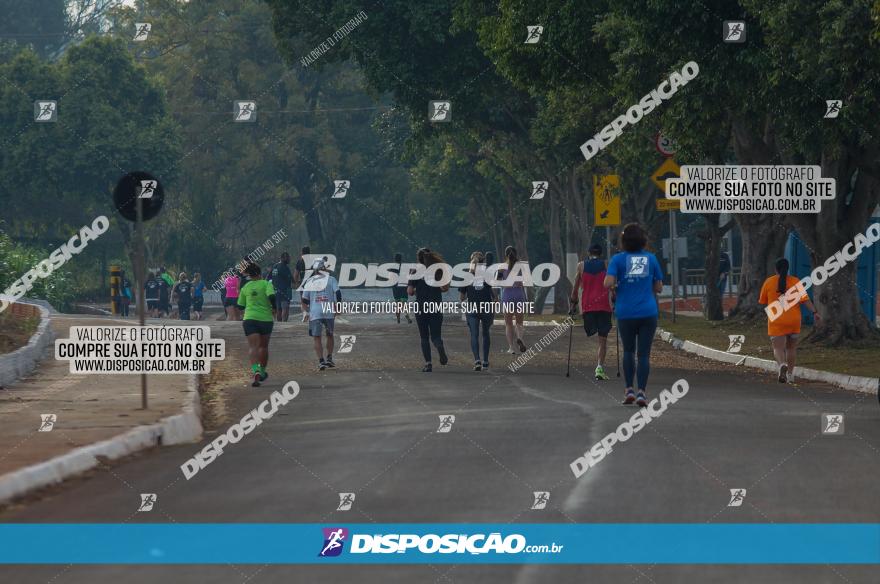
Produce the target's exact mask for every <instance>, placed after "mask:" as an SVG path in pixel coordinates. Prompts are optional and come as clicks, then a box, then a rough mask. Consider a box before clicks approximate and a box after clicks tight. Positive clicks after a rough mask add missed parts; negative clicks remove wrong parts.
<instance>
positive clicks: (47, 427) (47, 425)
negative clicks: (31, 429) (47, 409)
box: [38, 414, 58, 432]
mask: <svg viewBox="0 0 880 584" xmlns="http://www.w3.org/2000/svg"><path fill="white" fill-rule="evenodd" d="M57 420H58V416H56V415H55V414H40V427H39V429H38V431H39V432H51V431H52V428H54V427H55V422H56V421H57Z"/></svg>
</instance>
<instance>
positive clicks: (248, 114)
mask: <svg viewBox="0 0 880 584" xmlns="http://www.w3.org/2000/svg"><path fill="white" fill-rule="evenodd" d="M256 119H257V102H255V101H236V102H235V117H234V118H233V120H234V121H236V122H254V121H256Z"/></svg>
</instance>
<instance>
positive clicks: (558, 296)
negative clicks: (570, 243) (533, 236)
mask: <svg viewBox="0 0 880 584" xmlns="http://www.w3.org/2000/svg"><path fill="white" fill-rule="evenodd" d="M559 196H560V193H559V192H558V191H557V190H556V189H555V188H552V187H551V188H550V193H549V198H550V200H549V201H548V203H549V204H550V212H549V215H550V217H549V229H548V230H547V234H548V237H549V239H550V255H551V257H552V258H553V263H554V264H556V265H557V266H562V267H564V266H565V253H564V250H563V249H562V233H561V232H560V223H561V217H560V215H561V213H560V212H559V210H560V205H559ZM570 295H571V284H570V283H569V281H568V278H566V277H564V276H563V277H560V278H559V282H557V283H556V286H554V290H553V314H566V313H567V312H568V297H569V296H570Z"/></svg>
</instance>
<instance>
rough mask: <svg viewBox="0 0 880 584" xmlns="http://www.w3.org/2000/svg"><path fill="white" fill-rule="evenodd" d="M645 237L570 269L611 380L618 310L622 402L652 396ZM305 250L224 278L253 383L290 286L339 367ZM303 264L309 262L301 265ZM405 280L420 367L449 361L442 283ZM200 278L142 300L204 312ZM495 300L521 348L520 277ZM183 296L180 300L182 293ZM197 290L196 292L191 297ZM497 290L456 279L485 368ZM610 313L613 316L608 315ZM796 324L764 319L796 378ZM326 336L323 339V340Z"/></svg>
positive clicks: (594, 253)
mask: <svg viewBox="0 0 880 584" xmlns="http://www.w3.org/2000/svg"><path fill="white" fill-rule="evenodd" d="M647 244H648V239H647V235H646V232H645V230H644V229H643V228H642V227H641V226H640V225H639V224H637V223H630V224H628V225H626V226H625V227H624V228H623V229H622V231H621V232H620V234H619V241H618V247H619V250H620V251H619V252H618V253H616V254H615V255H614V256H612V257H611V259H610V260H608V262H607V263H606V261H605V260H604V259H603V249H602V246H600V245H598V244H594V245H591V246H590V248H589V250H588V255H587V257H586V258H585V259H584V260H583V261H581V262H579V263H578V266H577V272H576V275H575V277H574V286H573V289H572V293H571V297H570V299H569V300H570V303H571V311H570V312H571V314H574V313H575V312H576V311H577V310H580V312H581V314H582V316H583V326H584V330H585V332H586V335H587V336H588V337H592V336H593V335H596V336H597V338H598V348H597V362H596V368H595V370H594V374H595V378H596V380H599V381H605V380H608V379H609V377H608V374H607V373H606V371H605V365H606V364H605V360H606V355H607V344H608V335H609V333H610V331H611V329H612V324H613V322H612V321H613V317H614V318H616V320H617V334H618V335H619V339H620V343H621V344H622V345H623V352H622V359H621V361H622V371H623V380H624V399H623V403H624V404H636V405H638V406H641V407H645V406H646V405H647V404H648V398H647V384H648V377H649V374H650V358H651V346H652V343H653V340H654V335H655V332H656V329H657V319H658V315H659V309H658V301H657V295H658V294H659V293H660V292H661V291H662V289H663V273H662V270H661V268H660V263H659V262H658V260H657V258H656V257H655V256H654V254H653V253H650V252H648V251H646V247H647ZM309 254H310V250H309V248H308V247H304V248H303V249H302V256H301V257H300V259H299V260H298V261H297V262H296V264H295V266H294V269H293V270H291V268H290V261H291V258H290V254H288V253H287V252H284V253H282V254H281V256H280V259H279V261H278V262H277V263H276V264H274V265H273V266H272V267H271V268H270V269H269V270H268V271H267V272H266V273H265V274H264V272H263V270H262V269H261V268H260V266H259V265H257V264H256V263H253V262H250V263H248V264H247V265H246V267H245V268H244V269H243V270H242V271H241V273H233V274H230V275H228V276H227V277H226V278H225V281H224V282H223V287H222V290H221V291H222V292H223V295H224V298H223V304H224V307H225V313H226V319H227V320H241V321H242V326H243V328H244V333H245V336H246V337H247V340H248V350H249V361H250V363H251V368H250V375H251V377H252V380H253V382H252V385H253V386H254V387H258V386H259V385H260V384H261V383H262V382H263V381H265V380H266V379H267V378H268V372H267V371H266V366H267V364H268V360H269V340H270V338H271V335H272V329H273V326H274V322H275V321H276V320H277V321H279V322H286V321H287V320H288V319H289V316H290V304H291V302H292V300H293V298H294V295H298V296H299V301H300V307H301V310H302V319H303V321H304V322H305V321H307V322H308V328H309V336H311V337H312V339H313V342H314V349H315V354H316V356H317V358H318V369H319V370H325V369H327V368H332V367H335V366H336V364H335V362H334V361H333V350H334V342H335V341H334V339H335V337H334V324H335V307H334V305H335V303H338V302H341V301H342V292H341V290H340V288H339V284H338V282H337V280H336V278H334V277H333V276H332V274H331V270H330V269H329V268H328V266H327V264H326V262H325V260H324V259H320V258H319V259H316V260H314V261H313V262H312V263H311V265H310V266H308V267H307V266H306V264H305V259H304V258H305V257H306V256H308V255H309ZM416 260H417V262H418V263H420V264H422V265H424V266H425V267H426V268H427V267H430V266H431V265H433V264H435V263H439V262H443V261H444V260H443V258H442V257H441V256H440V254H439V253H437V252H436V251H433V250H431V249H429V248H421V249H419V250H418V251H417V252H416ZM394 261H395V263H397V264H401V263H402V261H403V258H402V256H401V254H396V255H395V258H394ZM519 261H520V260H519V256H518V254H517V251H516V249H514V248H513V247H507V248H506V249H505V251H504V267H502V268H500V269H499V270H498V272H497V274H496V275H495V279H496V280H498V281H503V280H505V279H506V278H507V275H508V274H509V273H510V272H511V271H512V270H513V269H514V266H515V265H516V264H517V262H519ZM491 265H494V257H493V254H492V252H481V251H475V252H473V253H472V254H471V256H470V271H471V273H474V274H476V272H477V268H478V267H479V266H491ZM307 268H308V269H307ZM776 270H777V274H776V275H774V276H771V277H769V278H767V280H766V281H765V282H764V285H763V287H762V289H761V294H760V302H761V303H762V304H769V303H772V302H774V301H775V300H776V299H777V298H779V296H780V295H783V294H785V291H786V290H787V289H789V288H791V287H792V286H794V285H795V284H796V283H797V278H796V277H795V276H792V275H789V274H788V270H789V265H788V261H787V260H785V259H784V258H781V259H780V260H778V261H777V263H776ZM406 281H407V285H395V286H393V287H392V289H391V292H392V296H393V299H394V301H395V306H396V307H397V308H395V311H394V316H395V317H396V319H397V322H398V323H399V322H400V320H401V316H403V317H405V318H406V320H407V321H408V322H410V323H412V322H413V320H412V318H410V314H409V311H408V310H407V302H408V301H409V300H410V299H411V298H413V297H414V300H415V302H416V304H417V305H418V306H419V307H420V308H419V309H418V310H416V311H415V315H414V316H415V322H416V324H417V325H418V330H419V336H420V341H421V351H422V356H423V358H424V361H425V364H424V366H423V367H422V371H424V372H431V371H432V370H433V360H432V349H431V345H432V344H433V346H434V349H436V352H437V354H438V357H439V361H440V364H441V365H446V364H447V363H448V361H449V357H448V355H447V353H446V348H445V345H444V343H443V336H442V328H443V313H442V312H439V311H432V310H431V309H430V308H429V307H431V306H437V305H439V304H440V303H441V302H442V297H443V293H444V292H446V291H447V290H448V289H449V286H448V285H445V286H439V285H435V284H434V283H429V282H427V281H426V280H425V278H424V277H410V278H409V279H406ZM204 289H205V285H204V283H203V282H202V281H201V278H200V277H199V275H198V274H196V275H195V277H194V279H193V282H190V281H189V280H188V279H187V277H186V274H185V273H182V274H180V276H179V278H178V281H177V282H176V283H175V282H174V281H173V280H171V277H170V276H169V275H168V274H167V272H165V270H164V268H162V269H161V270H160V273H159V274H158V275H157V276H155V277H153V275H152V274H151V277H150V278H149V279H148V281H147V302H148V306H149V308H150V311H151V313H152V314H153V316H157V315H158V314H159V313H161V312H163V311H164V312H165V313H166V314H167V313H168V311H169V306H168V303H167V300H165V301H164V302H163V299H164V298H167V297H168V296H169V294H170V295H171V296H173V298H174V299H176V300H177V301H178V303H179V308H178V310H179V313H180V318H181V319H189V312H190V306H191V307H192V311H193V313H194V315H195V317H196V319H197V320H198V319H200V318H202V315H201V311H202V301H203V300H202V299H203V294H204ZM500 290H501V294H500V300H501V306H505V307H508V306H509V307H516V308H513V309H510V310H504V314H503V317H504V324H505V336H506V339H507V344H508V348H507V350H506V352H507V353H509V354H516V353H517V351H519V352H521V353H524V352H525V351H526V350H527V348H526V345H525V342H524V341H523V336H524V328H523V324H524V322H523V321H524V317H525V310H523V309H522V308H521V307H524V306H527V301H528V295H527V293H526V289H525V288H524V287H523V284H522V282H521V281H515V282H514V283H512V284H510V285H507V286H501V287H500ZM181 298H183V302H182V303H181V302H180V299H181ZM197 299H198V300H197ZM497 299H498V296H497V295H496V291H495V289H494V288H493V287H492V286H489V285H487V284H486V283H485V282H484V281H483V280H482V279H481V278H475V279H474V281H473V282H472V283H471V284H469V285H467V286H464V287H462V288H460V289H459V300H460V301H461V302H464V303H467V304H468V305H469V307H468V309H467V310H466V311H465V318H466V321H467V325H468V329H469V333H470V345H471V352H472V354H473V358H474V366H473V369H474V371H483V370H487V369H488V368H489V352H490V348H491V338H490V337H491V336H490V330H491V326H492V324H493V322H494V319H495V314H494V312H491V311H489V310H485V309H483V310H481V309H480V308H478V307H488V306H491V305H493V304H495V301H496V300H497ZM800 302H801V303H803V304H805V305H806V306H807V307H808V308H809V309H810V310H812V312H813V314H814V315H815V317H816V318H818V317H819V315H818V314H817V313H816V310H815V308H814V306H813V304H812V302H811V301H810V299H809V298H808V297H806V296H804V297H802V298H801V299H800ZM612 315H613V317H612ZM800 328H801V315H800V308H799V305H798V306H794V307H793V308H791V309H788V310H786V312H785V313H784V314H783V315H782V316H781V317H779V318H777V319H775V320H772V321H768V334H769V336H770V339H771V345H772V347H773V352H774V356H775V358H776V361H777V365H778V380H779V381H780V382H782V383H786V382H788V383H792V382H794V374H793V372H794V367H795V356H796V349H797V341H798V335H799V333H800ZM322 341H323V342H322Z"/></svg>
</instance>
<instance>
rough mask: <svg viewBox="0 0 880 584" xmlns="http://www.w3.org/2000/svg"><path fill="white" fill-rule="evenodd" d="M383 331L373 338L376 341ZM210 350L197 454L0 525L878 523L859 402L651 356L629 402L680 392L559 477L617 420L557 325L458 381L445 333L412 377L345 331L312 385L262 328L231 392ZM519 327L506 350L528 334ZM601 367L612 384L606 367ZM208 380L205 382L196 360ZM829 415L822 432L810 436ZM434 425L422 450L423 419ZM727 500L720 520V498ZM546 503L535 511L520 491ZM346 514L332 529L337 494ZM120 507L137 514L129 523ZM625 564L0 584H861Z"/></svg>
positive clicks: (866, 571)
mask: <svg viewBox="0 0 880 584" xmlns="http://www.w3.org/2000/svg"><path fill="white" fill-rule="evenodd" d="M386 323H389V324H386ZM210 324H211V325H212V327H213V335H212V336H223V337H225V338H226V339H227V343H228V344H227V353H228V355H229V357H228V358H227V360H226V362H225V363H223V364H221V365H219V366H218V367H217V369H216V370H215V372H214V374H213V376H212V379H211V383H210V384H209V395H210V397H211V401H210V405H209V409H208V414H209V415H210V416H211V420H212V421H211V427H212V428H211V429H210V430H209V432H208V433H207V434H206V437H205V441H204V442H203V443H202V444H201V445H184V446H176V447H168V448H163V449H161V450H154V451H151V452H149V453H146V454H144V455H141V456H138V457H134V458H132V459H130V460H127V461H125V462H120V463H118V464H113V465H112V466H109V467H106V468H105V469H103V470H100V471H96V472H94V473H92V474H91V475H90V476H88V477H86V478H83V479H78V480H74V481H70V482H68V483H66V484H65V485H63V486H61V487H59V488H58V489H55V490H53V491H52V492H50V493H47V494H45V495H44V496H42V497H40V498H34V499H31V500H28V501H26V502H23V503H21V504H19V505H16V506H14V507H12V508H10V509H7V510H6V511H5V512H4V513H2V515H0V521H3V522H141V521H143V522H163V523H165V522H178V523H186V522H294V523H323V524H328V525H332V524H334V523H372V522H377V523H396V522H406V523H408V522H424V523H440V522H442V523H457V522H462V523H480V522H485V523H517V522H521V523H541V522H548V523H554V522H555V523H567V522H575V523H579V522H682V523H706V522H712V523H732V522H745V523H750V522H760V523H770V522H777V523H784V522H805V523H821V522H878V521H880V500H878V497H877V481H878V479H880V409H878V407H877V403H876V398H875V397H873V396H868V395H864V394H858V393H853V392H847V391H842V390H834V389H832V388H830V387H828V386H824V385H821V384H815V383H805V384H798V385H797V386H786V385H781V384H779V383H777V382H776V381H775V380H773V379H770V378H768V377H767V376H766V375H763V374H758V373H753V372H743V371H738V370H735V369H733V368H732V367H730V366H726V365H716V364H708V363H706V362H703V361H698V360H696V359H695V358H693V357H690V356H687V355H684V354H682V353H679V352H674V351H673V350H672V349H671V348H669V347H667V346H666V345H665V344H663V343H658V344H656V345H655V359H654V369H653V371H652V375H651V383H650V386H649V393H650V394H651V395H650V396H649V397H652V396H655V395H656V393H657V392H658V391H659V390H660V389H661V388H668V387H669V386H670V385H671V384H672V383H674V382H675V381H676V380H678V379H685V380H687V382H688V384H689V386H690V391H689V392H688V394H687V395H686V396H685V397H683V398H682V399H681V400H680V401H679V402H678V403H676V404H674V405H672V406H670V408H669V410H668V411H667V412H666V413H665V414H663V416H662V417H660V418H658V419H656V420H654V421H653V422H652V423H651V424H650V425H648V426H647V427H646V428H645V429H644V430H642V431H641V432H640V433H638V434H637V435H636V436H634V437H633V438H632V439H630V440H629V441H628V442H626V443H624V444H621V445H618V446H615V448H614V451H613V452H612V453H611V454H609V455H608V456H607V457H606V458H605V459H604V460H602V461H601V462H600V463H599V464H598V465H597V466H596V467H595V468H593V469H591V470H590V471H589V472H588V473H587V474H586V475H585V476H583V477H581V478H579V479H575V477H574V476H573V474H572V472H571V470H570V468H569V463H570V462H571V461H572V460H574V459H575V458H576V457H577V456H579V455H581V454H582V453H583V452H584V451H585V450H587V449H589V447H590V446H591V445H593V444H594V443H596V442H597V441H598V440H599V439H600V438H601V437H602V436H604V435H605V434H607V433H609V432H612V431H614V430H615V429H616V428H617V426H618V425H619V424H620V423H621V422H623V421H624V420H625V419H627V418H628V417H629V416H630V415H632V413H634V411H635V410H633V409H630V408H625V407H623V406H621V405H620V403H619V402H620V398H621V397H622V383H621V382H620V380H618V379H616V378H613V377H612V380H611V381H607V382H596V381H594V380H593V379H592V369H593V366H594V359H593V351H594V349H593V346H594V345H593V344H592V341H587V340H585V338H584V335H583V331H582V330H581V329H576V330H575V331H574V334H575V337H574V339H575V350H574V358H573V368H572V374H571V377H569V378H566V377H565V375H564V371H565V352H566V349H567V342H568V337H567V336H563V337H562V338H560V339H558V340H556V341H555V342H554V343H552V344H551V345H550V346H549V347H548V348H545V349H543V351H542V352H541V353H540V354H539V355H538V356H537V357H536V358H535V359H534V360H532V361H531V362H530V363H528V364H527V365H526V366H525V367H524V368H523V369H521V370H519V371H517V372H516V373H511V372H509V371H508V370H507V369H506V368H505V365H506V363H507V362H508V361H509V357H508V356H506V355H504V354H502V353H501V352H500V350H501V348H502V345H503V344H505V343H504V342H503V340H502V339H503V329H500V328H497V327H496V329H495V331H497V332H496V333H495V338H494V340H495V346H494V347H493V359H494V363H493V364H492V365H493V366H492V368H491V369H490V370H489V371H488V372H485V371H484V372H473V371H471V370H470V367H471V364H472V359H471V357H470V352H469V345H468V341H467V331H466V328H465V327H464V324H463V323H462V322H460V321H459V320H457V319H450V320H449V321H448V324H447V326H446V327H445V336H446V342H447V346H448V348H449V350H450V354H451V357H452V360H451V363H450V364H449V365H448V366H446V367H440V366H439V365H438V364H437V363H436V360H435V371H434V373H431V374H423V373H421V372H420V371H419V368H420V365H421V358H420V354H419V349H418V333H417V331H416V330H415V325H411V326H410V325H406V324H401V325H395V324H393V323H390V319H387V318H386V319H383V320H377V319H376V318H371V319H358V318H350V319H348V322H347V323H346V324H338V325H337V329H338V333H339V334H355V335H356V342H355V345H354V348H353V350H352V352H351V353H349V354H339V355H336V361H337V364H338V367H337V368H336V369H334V370H328V371H325V372H320V373H319V372H318V371H316V367H315V365H316V360H315V357H314V355H313V352H312V347H311V340H310V339H309V338H308V337H306V336H305V335H306V332H305V325H303V324H301V323H299V322H296V323H293V322H292V323H288V324H286V325H282V326H280V327H277V328H276V333H275V335H273V341H272V346H271V351H272V353H271V355H270V365H269V372H270V378H269V380H268V381H267V382H266V384H265V385H264V386H263V387H262V388H259V389H254V388H251V387H249V384H248V383H247V380H246V379H245V370H244V365H243V361H242V360H243V357H244V352H243V351H244V346H245V345H244V339H243V338H242V335H241V332H240V328H239V327H240V323H224V322H211V323H210ZM549 330H550V328H547V327H529V328H528V329H527V334H526V342H527V344H532V343H535V342H537V341H538V339H539V338H540V337H541V336H543V335H544V334H546V333H547V332H549ZM610 361H611V363H612V366H611V367H610V368H609V370H610V372H611V373H612V375H613V372H614V365H613V363H614V354H613V352H612V355H611V359H610ZM215 366H216V364H215ZM288 380H295V381H297V382H298V383H299V384H300V386H301V393H300V395H299V396H298V397H297V398H296V399H295V400H294V401H292V402H291V403H290V404H288V405H287V406H285V407H283V408H282V409H281V411H280V412H279V413H278V414H277V415H275V416H274V417H273V418H272V419H270V420H268V421H267V422H265V423H263V424H262V425H261V426H260V427H259V428H258V429H257V430H256V431H255V432H254V433H252V434H250V435H248V436H246V437H245V438H244V439H243V440H242V441H241V442H239V443H238V444H235V445H232V446H230V447H228V448H227V449H226V451H225V453H224V454H223V456H222V457H220V458H218V459H217V460H216V461H214V462H213V463H212V464H211V465H209V466H208V467H207V468H205V469H204V470H202V471H201V472H199V473H198V474H197V475H196V476H195V477H193V478H192V479H191V480H189V481H187V480H184V478H183V476H182V473H181V471H180V469H179V466H180V464H181V463H182V462H183V461H185V460H186V459H188V458H189V457H190V456H192V455H193V454H194V453H195V452H196V451H197V450H198V449H200V448H201V447H202V446H204V445H205V444H207V442H208V441H210V440H212V439H213V438H214V437H215V436H216V435H217V433H218V431H225V429H226V428H227V427H228V426H229V425H231V424H233V423H234V422H236V421H238V420H239V419H240V418H241V416H242V415H244V414H245V413H247V412H248V411H249V410H250V409H252V408H253V407H255V406H256V405H257V404H258V403H259V402H260V401H262V400H263V399H265V397H266V396H267V395H268V394H269V393H270V392H271V391H272V390H274V389H279V388H281V387H282V386H283V385H284V383H286V382H287V381H288ZM826 412H831V413H844V414H845V430H844V435H842V436H826V435H822V434H821V432H820V416H821V414H822V413H826ZM446 414H454V415H455V416H456V419H455V422H454V424H453V428H452V429H451V431H450V432H448V433H438V432H437V429H438V426H439V422H440V419H439V416H441V415H446ZM732 488H745V489H747V496H746V499H745V501H744V503H743V505H742V506H741V507H728V506H727V505H728V502H729V500H730V489H732ZM534 491H549V492H550V502H549V504H548V506H547V508H546V509H544V510H532V509H531V506H532V504H533V500H534V497H533V492H534ZM341 492H352V493H355V494H356V500H355V503H354V505H353V506H352V508H351V509H350V510H348V511H337V510H336V508H337V505H338V503H339V495H338V494H339V493H341ZM139 493H157V494H158V502H157V505H156V508H155V509H154V510H153V511H152V512H150V513H137V507H138V505H139V503H140V497H139ZM620 545H621V546H624V547H628V548H631V549H632V558H633V565H631V566H472V565H458V566H443V565H439V566H424V565H422V566H348V567H345V566H325V565H318V566H252V565H247V566H233V565H228V566H142V567H141V566H139V567H137V568H136V569H132V568H131V567H127V566H103V567H95V566H7V567H0V581H4V582H16V583H25V582H28V583H29V582H52V583H53V584H63V583H89V584H94V583H96V582H119V581H125V582H126V584H140V583H151V584H152V583H154V582H157V581H165V582H174V583H202V582H222V583H227V582H228V583H243V582H254V583H270V582H285V583H286V582H299V581H303V582H318V581H322V582H323V581H326V582H331V581H333V582H336V581H353V582H377V583H378V582H493V583H495V582H498V583H502V582H505V583H506V582H517V583H530V582H583V581H585V580H589V581H591V582H623V583H630V582H633V583H635V582H656V583H658V584H659V583H673V582H702V583H708V582H712V583H714V582H719V583H720V582H798V583H813V582H815V583H820V582H822V583H825V582H828V583H836V582H840V583H852V584H855V583H869V582H871V583H873V582H877V568H876V566H874V567H870V566H868V567H859V566H823V565H818V566H759V567H748V566H664V565H645V564H640V552H641V550H644V549H647V548H649V547H650V546H651V545H652V542H650V541H621V542H620Z"/></svg>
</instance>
